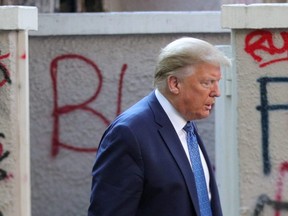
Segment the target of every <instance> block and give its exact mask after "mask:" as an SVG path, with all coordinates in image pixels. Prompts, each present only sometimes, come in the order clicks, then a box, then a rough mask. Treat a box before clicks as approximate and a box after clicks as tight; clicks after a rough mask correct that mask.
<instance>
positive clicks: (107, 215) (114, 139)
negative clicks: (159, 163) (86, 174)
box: [88, 125, 143, 216]
mask: <svg viewBox="0 0 288 216" xmlns="http://www.w3.org/2000/svg"><path fill="white" fill-rule="evenodd" d="M92 175H93V178H92V190H91V191H92V192H91V197H90V206H89V209H88V216H115V215H117V216H122V215H123V216H127V215H130V216H132V215H135V214H136V211H137V207H138V203H139V200H140V197H141V194H142V187H143V164H142V158H141V154H140V149H139V144H138V141H137V139H136V137H135V136H134V135H133V132H132V131H131V130H130V128H129V127H127V126H125V125H118V126H116V127H110V128H108V130H107V131H106V132H105V134H104V135H103V138H102V140H101V142H100V146H99V149H98V153H97V156H96V162H95V164H94V167H93V171H92Z"/></svg>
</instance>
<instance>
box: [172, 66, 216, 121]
mask: <svg viewBox="0 0 288 216" xmlns="http://www.w3.org/2000/svg"><path fill="white" fill-rule="evenodd" d="M185 70H194V72H192V74H191V75H188V76H186V77H184V78H182V79H180V80H179V79H178V94H176V95H175V97H174V103H173V104H174V106H175V108H176V109H177V110H178V112H179V113H180V114H181V115H182V116H183V117H184V118H185V119H186V120H187V121H189V120H195V119H202V118H206V117H208V116H209V114H210V113H211V111H212V108H213V106H214V103H215V97H219V96H220V89H219V81H220V79H221V70H220V67H218V66H215V65H211V64H200V65H198V66H196V67H195V66H194V67H192V66H189V67H187V68H185Z"/></svg>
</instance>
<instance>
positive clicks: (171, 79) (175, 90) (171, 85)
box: [167, 75, 180, 94]
mask: <svg viewBox="0 0 288 216" xmlns="http://www.w3.org/2000/svg"><path fill="white" fill-rule="evenodd" d="M167 84H168V89H169V92H171V93H172V94H179V92H180V91H179V79H178V78H177V77H176V76H173V75H170V76H168V77H167Z"/></svg>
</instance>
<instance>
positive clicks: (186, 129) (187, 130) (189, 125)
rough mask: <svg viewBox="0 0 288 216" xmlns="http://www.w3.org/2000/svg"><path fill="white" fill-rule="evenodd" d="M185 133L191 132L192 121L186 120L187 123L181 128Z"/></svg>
mask: <svg viewBox="0 0 288 216" xmlns="http://www.w3.org/2000/svg"><path fill="white" fill-rule="evenodd" d="M183 129H184V130H185V131H186V132H187V133H188V132H192V133H193V131H194V128H193V125H192V122H190V121H189V122H187V124H186V125H185V126H184V128H183Z"/></svg>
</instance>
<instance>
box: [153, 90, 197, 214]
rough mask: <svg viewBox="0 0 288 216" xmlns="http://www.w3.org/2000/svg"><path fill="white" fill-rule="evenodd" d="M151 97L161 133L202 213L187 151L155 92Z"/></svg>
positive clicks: (195, 204) (193, 200)
mask: <svg viewBox="0 0 288 216" xmlns="http://www.w3.org/2000/svg"><path fill="white" fill-rule="evenodd" d="M149 98H150V101H149V104H150V107H151V109H152V110H153V112H154V114H155V121H156V122H157V123H158V124H159V125H160V126H161V127H159V133H160V135H161V137H162V138H163V140H164V142H165V144H166V145H167V147H168V149H169V151H170V152H171V154H172V156H173V157H174V159H175V161H176V163H177V164H178V167H179V169H180V170H181V172H182V174H183V177H184V179H185V183H186V185H187V188H188V190H189V193H190V197H191V200H192V202H193V206H194V208H195V211H196V212H197V215H200V209H199V205H198V198H197V196H196V194H197V193H196V186H195V181H194V176H193V172H192V169H191V166H190V163H189V161H188V159H187V156H186V154H185V151H184V149H183V147H182V144H181V142H180V140H179V138H178V135H177V133H176V131H175V129H174V127H173V125H172V123H171V122H170V120H169V118H168V116H167V115H166V113H165V111H164V110H163V108H162V107H161V105H160V103H159V102H158V100H157V98H156V96H155V94H154V92H153V94H152V95H150V96H149Z"/></svg>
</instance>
